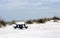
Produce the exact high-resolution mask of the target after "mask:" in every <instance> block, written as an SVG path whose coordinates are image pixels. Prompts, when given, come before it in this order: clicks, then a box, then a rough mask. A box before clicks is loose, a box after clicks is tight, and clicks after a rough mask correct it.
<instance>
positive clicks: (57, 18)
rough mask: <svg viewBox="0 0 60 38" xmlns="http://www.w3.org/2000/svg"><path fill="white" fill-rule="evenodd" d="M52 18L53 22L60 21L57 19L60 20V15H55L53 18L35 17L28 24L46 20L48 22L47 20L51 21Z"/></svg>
mask: <svg viewBox="0 0 60 38" xmlns="http://www.w3.org/2000/svg"><path fill="white" fill-rule="evenodd" d="M50 20H54V21H53V22H58V21H57V20H60V18H59V17H56V16H54V17H52V18H42V19H36V20H35V19H34V20H28V21H27V22H26V23H27V24H32V23H34V22H35V23H45V22H47V21H50Z"/></svg>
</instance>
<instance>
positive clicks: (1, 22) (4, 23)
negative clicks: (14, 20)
mask: <svg viewBox="0 0 60 38" xmlns="http://www.w3.org/2000/svg"><path fill="white" fill-rule="evenodd" d="M2 26H6V22H5V21H4V20H0V28H1V27H2Z"/></svg>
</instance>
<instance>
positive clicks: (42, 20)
mask: <svg viewBox="0 0 60 38" xmlns="http://www.w3.org/2000/svg"><path fill="white" fill-rule="evenodd" d="M37 22H38V23H45V22H46V20H44V19H39V20H37Z"/></svg>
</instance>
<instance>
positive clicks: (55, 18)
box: [52, 16, 60, 20]
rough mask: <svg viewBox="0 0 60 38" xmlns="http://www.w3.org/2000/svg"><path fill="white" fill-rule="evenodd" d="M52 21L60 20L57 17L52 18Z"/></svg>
mask: <svg viewBox="0 0 60 38" xmlns="http://www.w3.org/2000/svg"><path fill="white" fill-rule="evenodd" d="M52 20H60V18H59V17H56V16H54V17H53V18H52Z"/></svg>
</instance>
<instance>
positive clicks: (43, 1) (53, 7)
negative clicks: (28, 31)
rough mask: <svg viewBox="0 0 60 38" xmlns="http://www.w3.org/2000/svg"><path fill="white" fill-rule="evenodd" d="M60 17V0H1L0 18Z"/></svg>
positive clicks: (8, 19)
mask: <svg viewBox="0 0 60 38" xmlns="http://www.w3.org/2000/svg"><path fill="white" fill-rule="evenodd" d="M53 16H59V17H60V0H0V18H2V19H4V20H6V21H10V20H27V19H38V18H43V17H53Z"/></svg>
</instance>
